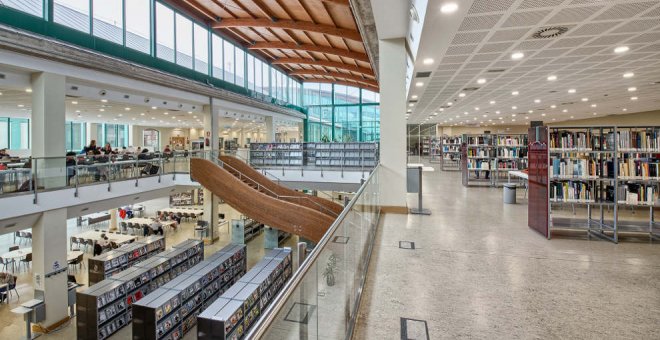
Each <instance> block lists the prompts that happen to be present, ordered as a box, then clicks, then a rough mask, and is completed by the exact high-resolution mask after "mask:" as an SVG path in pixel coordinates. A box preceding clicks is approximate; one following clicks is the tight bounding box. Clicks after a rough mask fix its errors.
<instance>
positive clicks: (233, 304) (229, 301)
mask: <svg viewBox="0 0 660 340" xmlns="http://www.w3.org/2000/svg"><path fill="white" fill-rule="evenodd" d="M291 274H292V265H291V249H289V248H275V249H273V250H272V251H270V252H269V253H268V254H267V255H266V257H264V259H263V260H261V261H260V262H259V263H257V264H256V265H255V266H254V267H253V268H252V269H250V271H249V272H247V273H246V274H245V276H243V277H242V278H241V279H240V280H239V281H238V283H236V284H234V285H233V286H231V288H229V289H228V290H227V291H226V292H224V294H222V296H220V298H218V299H217V300H216V301H215V302H214V303H213V304H211V305H210V306H209V307H208V308H207V309H206V310H205V311H203V312H202V313H200V314H199V316H198V317H197V323H198V326H197V338H198V339H201V340H206V339H218V340H225V339H241V338H242V337H243V335H244V334H245V333H247V331H248V330H249V329H250V327H251V326H252V325H253V324H254V322H255V321H256V320H257V319H258V318H259V316H260V315H261V313H262V311H264V310H265V309H266V308H267V307H268V305H269V304H270V302H271V301H272V300H273V298H274V297H275V296H276V295H277V293H278V292H279V291H280V290H281V289H282V287H284V284H285V283H286V282H287V281H288V280H289V279H290V278H291Z"/></svg>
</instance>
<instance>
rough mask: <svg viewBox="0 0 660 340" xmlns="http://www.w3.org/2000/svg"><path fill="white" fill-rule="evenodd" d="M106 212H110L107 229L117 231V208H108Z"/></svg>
mask: <svg viewBox="0 0 660 340" xmlns="http://www.w3.org/2000/svg"><path fill="white" fill-rule="evenodd" d="M108 214H110V227H109V228H108V230H110V231H117V209H116V208H115V209H110V210H108Z"/></svg>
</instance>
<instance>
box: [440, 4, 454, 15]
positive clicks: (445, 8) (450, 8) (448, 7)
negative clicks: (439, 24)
mask: <svg viewBox="0 0 660 340" xmlns="http://www.w3.org/2000/svg"><path fill="white" fill-rule="evenodd" d="M457 10H458V5H457V4H456V3H455V2H449V3H446V4H444V5H442V6H440V12H442V13H444V14H451V13H454V12H456V11H457Z"/></svg>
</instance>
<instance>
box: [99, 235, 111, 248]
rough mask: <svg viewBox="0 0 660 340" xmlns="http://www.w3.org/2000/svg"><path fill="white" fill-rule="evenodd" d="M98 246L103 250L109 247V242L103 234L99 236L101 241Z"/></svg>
mask: <svg viewBox="0 0 660 340" xmlns="http://www.w3.org/2000/svg"><path fill="white" fill-rule="evenodd" d="M99 244H100V245H101V247H102V248H103V249H105V248H108V247H110V240H108V237H107V236H105V234H101V239H100V240H99Z"/></svg>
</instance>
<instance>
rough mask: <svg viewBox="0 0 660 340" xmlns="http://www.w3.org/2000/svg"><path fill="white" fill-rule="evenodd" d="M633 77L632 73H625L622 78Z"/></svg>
mask: <svg viewBox="0 0 660 340" xmlns="http://www.w3.org/2000/svg"><path fill="white" fill-rule="evenodd" d="M634 76H635V74H634V73H632V72H626V73H624V74H623V77H624V78H632V77H634Z"/></svg>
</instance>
